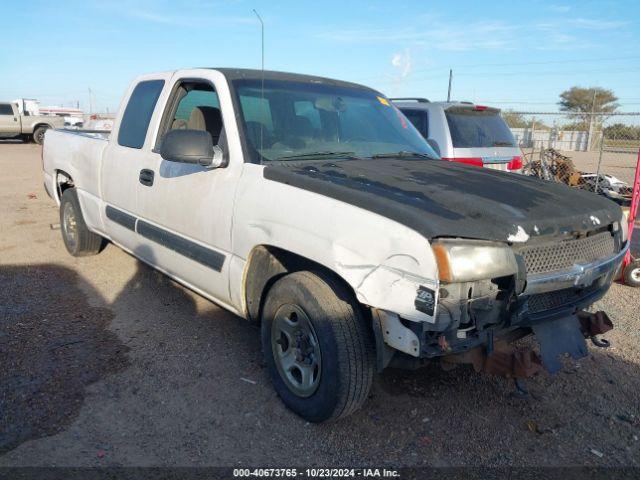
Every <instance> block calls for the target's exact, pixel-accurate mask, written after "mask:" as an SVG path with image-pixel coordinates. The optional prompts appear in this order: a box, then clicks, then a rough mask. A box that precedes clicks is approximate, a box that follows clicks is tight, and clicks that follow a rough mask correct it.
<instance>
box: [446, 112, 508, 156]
mask: <svg viewBox="0 0 640 480" xmlns="http://www.w3.org/2000/svg"><path fill="white" fill-rule="evenodd" d="M446 116H447V123H448V124H449V131H450V132H451V141H452V142H453V147H454V148H474V147H475V148H478V147H513V146H515V141H514V138H513V135H512V133H511V130H509V127H507V124H506V123H505V121H504V120H503V119H502V117H501V116H500V115H499V114H498V112H496V111H490V110H480V111H476V110H471V109H460V110H447V111H446Z"/></svg>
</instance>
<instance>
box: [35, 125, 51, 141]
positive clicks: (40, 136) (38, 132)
mask: <svg viewBox="0 0 640 480" xmlns="http://www.w3.org/2000/svg"><path fill="white" fill-rule="evenodd" d="M47 130H49V127H46V126H42V127H38V128H36V129H35V130H34V131H33V141H34V142H36V143H37V144H38V145H42V142H44V134H45V133H46V131H47Z"/></svg>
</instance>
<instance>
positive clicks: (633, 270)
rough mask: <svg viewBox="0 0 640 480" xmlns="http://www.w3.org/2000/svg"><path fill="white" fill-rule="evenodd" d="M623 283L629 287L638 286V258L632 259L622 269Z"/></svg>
mask: <svg viewBox="0 0 640 480" xmlns="http://www.w3.org/2000/svg"><path fill="white" fill-rule="evenodd" d="M623 274H624V283H625V285H629V286H630V287H640V260H634V261H633V262H631V263H630V264H629V265H627V266H626V268H625V269H624V272H623Z"/></svg>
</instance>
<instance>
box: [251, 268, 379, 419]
mask: <svg viewBox="0 0 640 480" xmlns="http://www.w3.org/2000/svg"><path fill="white" fill-rule="evenodd" d="M261 329H262V348H263V352H264V356H265V361H266V364H267V368H268V370H269V373H270V375H271V379H272V381H273V385H274V388H275V390H276V392H277V393H278V395H279V396H280V398H281V399H282V401H283V402H284V404H285V405H286V406H287V407H288V408H289V409H291V410H293V411H294V412H295V413H297V414H298V415H300V416H301V417H302V418H304V419H306V420H308V421H310V422H315V423H318V422H323V421H325V420H330V419H337V418H340V417H344V416H347V415H349V414H351V413H353V412H354V411H356V410H357V409H358V408H360V406H362V404H363V403H364V402H365V400H366V399H367V396H368V394H369V390H370V388H371V383H372V380H373V371H374V363H375V355H374V349H373V341H372V338H371V337H372V333H371V330H370V329H369V328H368V326H367V324H366V322H365V319H364V318H363V315H362V312H361V310H360V306H359V304H358V303H357V301H356V300H355V299H354V298H353V295H352V294H351V292H350V291H349V290H348V289H347V288H345V287H344V286H343V285H342V284H341V283H340V282H339V281H338V280H337V279H335V278H333V277H332V276H330V275H327V274H324V273H320V272H308V271H302V272H295V273H292V274H289V275H287V276H285V277H283V278H281V279H279V280H278V281H277V282H276V283H275V284H274V285H273V287H271V289H270V290H269V293H268V294H267V298H266V301H265V305H264V309H263V314H262V326H261Z"/></svg>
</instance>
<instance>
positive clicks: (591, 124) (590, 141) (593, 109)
mask: <svg viewBox="0 0 640 480" xmlns="http://www.w3.org/2000/svg"><path fill="white" fill-rule="evenodd" d="M597 96H598V92H596V91H595V90H594V92H593V103H592V104H591V115H590V116H589V138H588V139H587V151H591V148H593V136H594V135H595V128H594V121H595V116H596V115H595V112H596V97H597Z"/></svg>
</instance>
